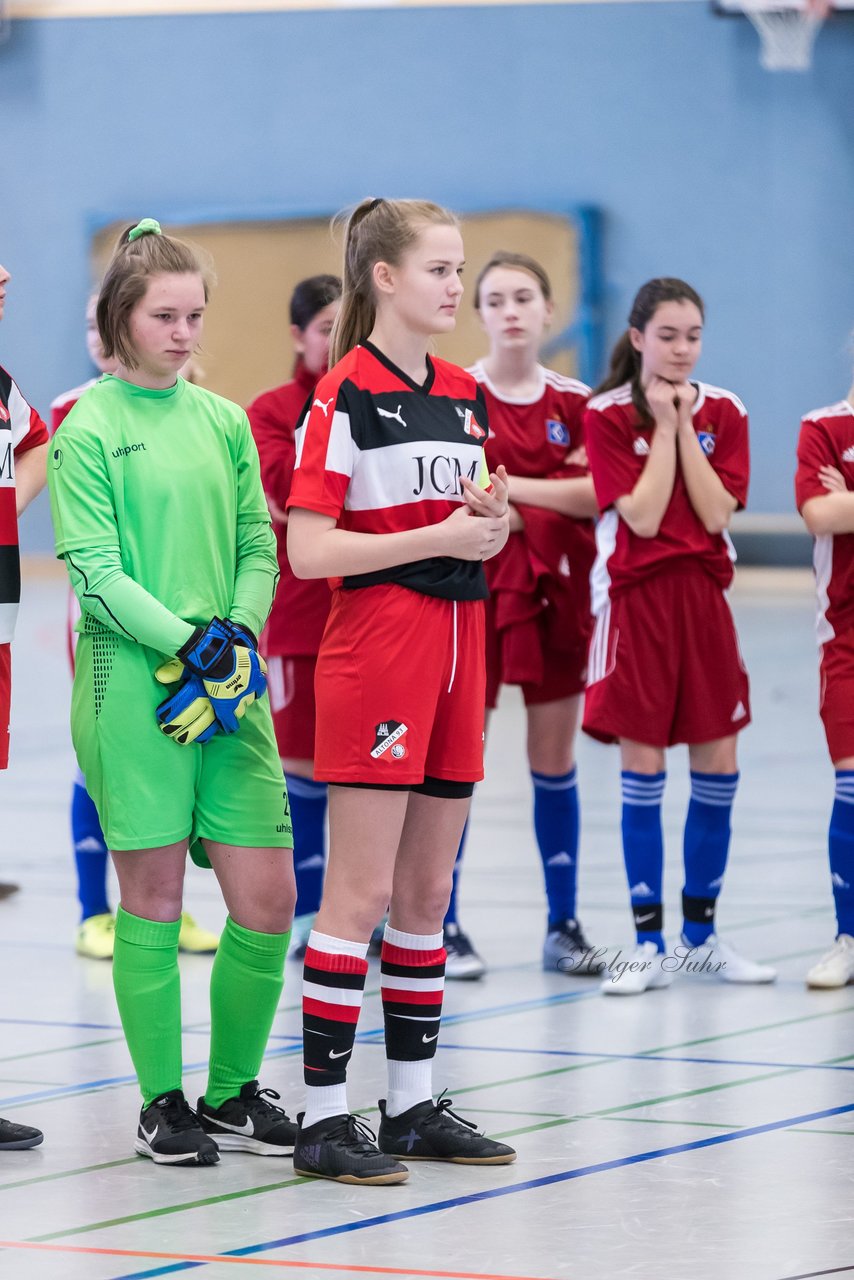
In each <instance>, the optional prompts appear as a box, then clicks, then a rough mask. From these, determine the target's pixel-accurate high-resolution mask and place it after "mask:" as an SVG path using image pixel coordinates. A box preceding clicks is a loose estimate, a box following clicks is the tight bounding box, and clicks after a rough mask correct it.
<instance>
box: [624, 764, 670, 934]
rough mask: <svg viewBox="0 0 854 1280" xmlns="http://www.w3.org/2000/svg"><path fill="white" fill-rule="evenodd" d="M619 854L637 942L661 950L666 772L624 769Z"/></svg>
mask: <svg viewBox="0 0 854 1280" xmlns="http://www.w3.org/2000/svg"><path fill="white" fill-rule="evenodd" d="M621 778H622V786H623V819H622V832H623V857H624V858H625V860H626V877H627V878H628V881H629V896H630V898H631V901H632V914H633V915H634V918H635V930H636V933H637V940H638V943H643V942H654V943H655V945H656V946H657V947H658V949H659V951H663V950H664V934H663V932H662V930H663V928H664V910H663V907H662V904H661V893H662V880H663V876H664V837H663V836H662V832H661V801H662V797H663V796H664V783H665V780H666V778H667V774H666V773H632V772H630V771H629V770H628V769H624V770H623V772H622V774H621Z"/></svg>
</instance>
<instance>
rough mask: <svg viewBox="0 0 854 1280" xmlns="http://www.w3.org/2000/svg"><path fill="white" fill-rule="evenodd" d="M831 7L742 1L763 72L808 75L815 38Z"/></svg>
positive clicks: (818, 2) (823, 1) (822, 2)
mask: <svg viewBox="0 0 854 1280" xmlns="http://www.w3.org/2000/svg"><path fill="white" fill-rule="evenodd" d="M831 7H832V6H831V4H830V0H802V2H801V3H798V0H795V3H794V4H793V5H791V6H790V7H789V8H784V7H783V4H782V2H781V0H743V8H744V14H745V16H746V17H748V18H749V19H750V21H751V22H752V23H753V25H754V27H755V28H756V30H757V31H758V33H759V39H760V42H761V48H760V54H759V60H760V62H761V64H762V66H763V67H764V68H765V70H766V71H808V70H809V69H810V67H811V66H812V52H813V46H814V44H815V38H816V36H817V35H818V33H819V31H820V30H821V27H822V24H823V22H824V20H825V18H826V17H827V15H828V13H829V12H830V9H831Z"/></svg>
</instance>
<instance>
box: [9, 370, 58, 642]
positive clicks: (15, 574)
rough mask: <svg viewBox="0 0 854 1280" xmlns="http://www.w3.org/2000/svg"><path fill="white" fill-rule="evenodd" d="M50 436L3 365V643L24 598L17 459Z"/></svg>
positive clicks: (11, 628)
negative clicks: (16, 477)
mask: <svg viewBox="0 0 854 1280" xmlns="http://www.w3.org/2000/svg"><path fill="white" fill-rule="evenodd" d="M47 439H48V434H47V427H46V426H45V424H44V423H43V422H42V420H41V418H40V417H39V415H38V414H37V413H36V411H35V409H33V408H31V407H30V405H29V404H27V402H26V400H25V399H24V397H23V396H22V395H21V392H20V390H19V389H18V385H17V383H16V382H15V381H14V379H13V378H12V377H11V375H10V374H8V373H7V372H6V370H5V369H2V368H0V644H8V643H9V641H11V639H12V636H13V634H14V631H15V621H16V618H17V615H18V602H19V600H20V598H21V568H20V559H19V553H18V512H17V504H16V501H15V459H16V458H20V457H21V456H22V455H23V454H25V453H27V452H28V451H29V450H30V449H35V448H36V446H37V445H41V444H46V443H47Z"/></svg>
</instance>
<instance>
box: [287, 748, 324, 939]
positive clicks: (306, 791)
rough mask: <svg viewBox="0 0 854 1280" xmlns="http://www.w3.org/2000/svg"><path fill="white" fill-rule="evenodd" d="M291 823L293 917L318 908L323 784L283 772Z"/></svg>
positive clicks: (321, 873)
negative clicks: (294, 884) (293, 889)
mask: <svg viewBox="0 0 854 1280" xmlns="http://www.w3.org/2000/svg"><path fill="white" fill-rule="evenodd" d="M285 781H286V782H287V784H288V800H289V801H290V806H291V821H292V822H293V827H294V875H295V877H296V882H297V905H296V910H295V912H294V914H295V915H297V916H304V915H311V914H313V913H315V912H316V911H317V910H318V908H319V907H320V894H321V890H322V888H323V872H324V869H325V867H326V831H325V825H324V824H325V821H326V783H325V782H315V781H313V779H311V778H300V777H298V776H297V775H296V774H295V773H286V774H285Z"/></svg>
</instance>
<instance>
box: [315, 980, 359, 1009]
mask: <svg viewBox="0 0 854 1280" xmlns="http://www.w3.org/2000/svg"><path fill="white" fill-rule="evenodd" d="M302 993H303V995H304V996H308V998H309V999H310V1000H322V1001H323V1003H324V1004H346V1005H350V1007H351V1008H354V1009H359V1008H360V1007H361V1004H362V993H361V991H348V990H347V989H346V987H324V986H322V985H321V984H320V983H319V982H305V981H303V984H302Z"/></svg>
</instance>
